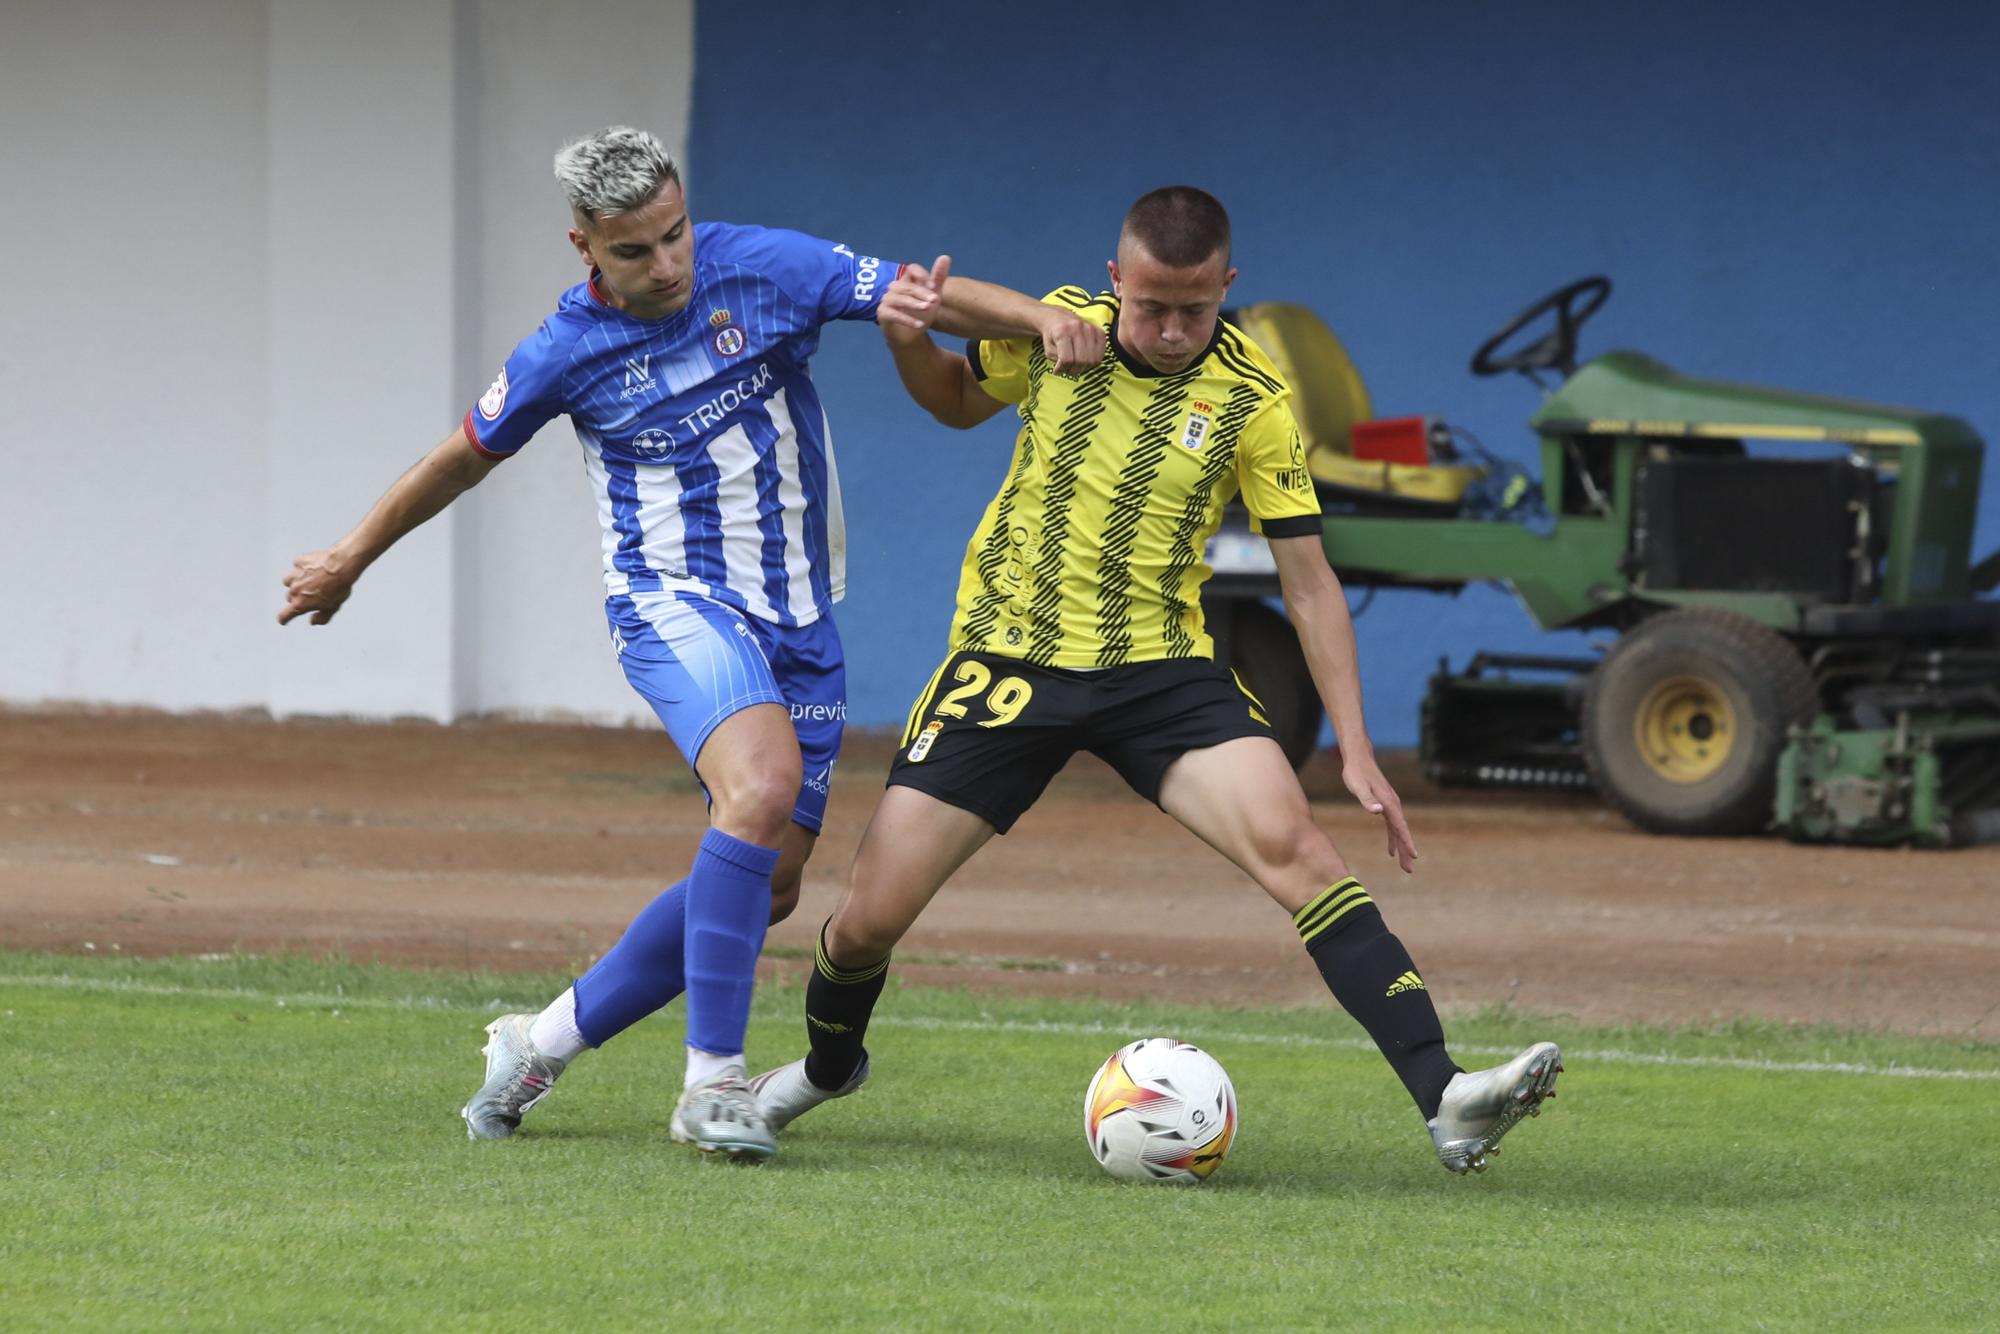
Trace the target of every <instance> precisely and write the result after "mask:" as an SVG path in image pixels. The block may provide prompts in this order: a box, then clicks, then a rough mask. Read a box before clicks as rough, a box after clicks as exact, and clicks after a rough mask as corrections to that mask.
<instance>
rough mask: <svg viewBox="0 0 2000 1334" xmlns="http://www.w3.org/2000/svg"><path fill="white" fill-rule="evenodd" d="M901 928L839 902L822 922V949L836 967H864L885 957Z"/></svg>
mask: <svg viewBox="0 0 2000 1334" xmlns="http://www.w3.org/2000/svg"><path fill="white" fill-rule="evenodd" d="M902 935H903V933H902V931H901V930H900V929H897V928H896V927H895V926H893V925H892V924H890V923H887V922H884V921H882V920H881V919H880V918H873V917H871V916H870V915H869V914H868V913H866V912H862V911H857V910H855V909H854V908H852V907H851V906H850V905H849V903H842V904H841V906H840V907H839V908H838V909H836V910H835V911H834V914H833V917H832V918H831V920H829V921H828V922H827V924H826V950H827V954H828V955H829V956H831V958H832V960H833V963H834V965H835V966H836V967H839V968H866V967H868V966H870V965H871V964H875V963H879V962H881V961H882V960H883V959H886V958H888V957H889V955H890V953H891V952H892V951H893V950H894V949H895V948H896V942H897V941H898V940H901V939H902Z"/></svg>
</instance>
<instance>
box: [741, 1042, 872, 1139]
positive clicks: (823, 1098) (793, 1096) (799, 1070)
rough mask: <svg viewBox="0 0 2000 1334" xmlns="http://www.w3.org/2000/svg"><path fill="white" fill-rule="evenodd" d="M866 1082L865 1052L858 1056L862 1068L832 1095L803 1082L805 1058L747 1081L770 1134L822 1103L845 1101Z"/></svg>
mask: <svg viewBox="0 0 2000 1334" xmlns="http://www.w3.org/2000/svg"><path fill="white" fill-rule="evenodd" d="M867 1082H868V1053H867V1052H865V1051H864V1052H862V1053H861V1064H860V1065H859V1066H858V1067H857V1068H856V1069H855V1071H854V1073H853V1074H851V1075H849V1076H848V1077H847V1082H846V1083H845V1084H842V1085H841V1086H840V1087H839V1088H837V1089H835V1090H833V1091H832V1092H831V1093H829V1092H827V1091H826V1090H825V1089H823V1088H821V1087H820V1086H819V1085H817V1084H815V1083H813V1082H812V1080H810V1079H807V1078H806V1062H805V1058H804V1057H800V1058H799V1059H798V1060H796V1061H793V1062H792V1063H791V1064H790V1065H781V1066H779V1067H778V1068H777V1069H775V1070H766V1071H765V1072H764V1073H763V1074H761V1075H758V1076H757V1077H756V1078H755V1079H753V1080H751V1081H750V1091H751V1092H752V1093H754V1094H756V1095H757V1105H758V1106H760V1107H762V1108H763V1109H764V1119H765V1120H766V1121H768V1122H769V1123H770V1125H771V1129H772V1130H774V1131H778V1130H783V1129H784V1128H785V1127H786V1126H788V1125H790V1124H791V1123H792V1122H794V1121H796V1120H798V1119H799V1118H800V1117H801V1116H804V1115H805V1114H806V1113H807V1112H809V1111H811V1110H812V1109H813V1108H815V1107H817V1106H819V1105H820V1104H821V1103H823V1102H831V1101H833V1100H834V1099H835V1098H844V1097H846V1096H847V1095H848V1094H850V1093H852V1092H854V1090H856V1089H858V1088H860V1087H861V1086H862V1085H863V1084H866V1083H867Z"/></svg>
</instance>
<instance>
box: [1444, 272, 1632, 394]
mask: <svg viewBox="0 0 2000 1334" xmlns="http://www.w3.org/2000/svg"><path fill="white" fill-rule="evenodd" d="M1610 295H1611V280H1610V279H1609V278H1605V277H1602V276H1597V277H1590V278H1580V279H1578V280H1577V281H1576V282H1573V283H1571V284H1570V285H1569V286H1568V287H1564V288H1560V289H1558V290H1556V291H1553V292H1551V293H1549V294H1548V295H1547V296H1545V297H1543V298H1542V299H1541V300H1540V301H1537V302H1536V303H1535V304H1534V305H1532V306H1529V307H1528V308H1527V309H1526V310H1524V311H1522V312H1521V313H1520V314H1519V315H1516V316H1515V317H1514V318H1513V319H1511V320H1509V321H1507V324H1506V327H1505V328H1503V329H1501V330H1500V332H1498V333H1496V334H1494V335H1493V336H1492V337H1491V338H1489V339H1487V340H1486V341H1485V342H1483V343H1481V344H1480V345H1479V350H1478V351H1477V352H1474V353H1473V354H1472V373H1473V374H1474V375H1500V374H1503V373H1504V372H1507V371H1520V372H1522V373H1523V374H1525V375H1533V374H1534V373H1535V372H1536V371H1539V370H1548V369H1550V368H1554V369H1556V370H1559V371H1561V372H1562V373H1563V374H1564V375H1566V376H1567V375H1574V374H1576V334H1577V330H1579V329H1581V328H1582V327H1583V323H1584V321H1585V320H1588V319H1589V318H1590V317H1591V316H1592V315H1595V314H1596V313H1597V308H1598V307H1599V306H1602V305H1603V304H1604V302H1605V299H1606V298H1607V297H1609V296H1610ZM1552 310H1553V311H1554V312H1555V313H1556V327H1555V329H1554V330H1552V331H1551V332H1550V333H1549V334H1547V335H1546V336H1544V337H1543V338H1542V339H1541V340H1540V341H1539V342H1535V343H1531V344H1529V345H1528V346H1527V347H1524V348H1522V349H1521V350H1520V351H1519V352H1516V353H1514V354H1513V355H1511V356H1505V357H1503V356H1499V355H1497V354H1498V352H1499V351H1500V348H1501V347H1502V345H1504V344H1505V343H1506V342H1507V340H1508V339H1510V338H1512V337H1513V336H1514V335H1515V334H1517V333H1519V332H1521V330H1523V329H1525V328H1527V327H1528V326H1529V325H1530V324H1533V323H1534V322H1535V321H1536V320H1538V319H1540V318H1541V317H1542V316H1544V315H1546V314H1548V313H1549V312H1550V311H1552Z"/></svg>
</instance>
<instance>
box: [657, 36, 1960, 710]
mask: <svg viewBox="0 0 2000 1334" xmlns="http://www.w3.org/2000/svg"><path fill="white" fill-rule="evenodd" d="M1127 9H1128V7H1126V6H1098V7H1091V6H1085V5H1080V4H1062V3H1046V2H1044V0H1021V2H1020V3H1016V4H1013V5H1010V6H1008V7H1006V8H1005V9H1004V11H1003V9H1002V8H1000V7H996V6H982V7H978V8H976V9H975V8H973V7H956V6H951V7H946V6H939V7H935V8H934V9H933V8H931V7H925V6H898V5H889V4H845V5H838V6H821V5H809V4H803V3H774V4H755V5H751V4H725V3H707V4H703V5H702V6H701V7H700V9H699V11H698V13H697V21H696V33H697V52H696V62H695V70H696V77H695V98H694V122H693V124H694V128H693V133H692V139H691V143H690V148H689V155H688V156H689V162H688V168H689V178H690V182H689V183H690V194H691V200H692V204H693V207H694V209H695V211H696V215H697V216H698V217H712V218H727V219H733V220H739V221H755V222H766V223H772V224H782V225H788V226H795V227H799V228H802V229H804V230H807V231H812V232H815V233H818V234H821V235H826V236H829V237H834V238H838V239H844V240H847V241H849V242H851V243H853V244H854V245H855V246H856V247H857V248H864V249H865V250H868V251H872V252H874V253H877V254H881V255H884V256H889V257H894V258H897V259H921V260H924V261H928V260H929V259H930V258H931V257H932V256H933V255H935V254H936V253H937V252H939V251H949V252H950V253H951V254H952V255H953V256H954V258H955V260H956V262H957V264H958V266H959V268H960V270H961V271H963V272H966V273H970V274H974V275H977V276H981V277H989V278H992V279H995V280H997V281H1001V282H1005V283H1008V284H1011V285H1013V286H1017V287H1021V288H1023V289H1027V290H1031V291H1034V292H1036V293H1037V294H1039V293H1040V292H1043V291H1046V290H1047V289H1049V288H1051V287H1054V286H1056V285H1058V284H1060V283H1064V282H1077V283H1082V284H1085V285H1087V286H1092V287H1095V286H1098V285H1101V284H1102V282H1103V278H1104V261H1105V259H1106V258H1107V257H1108V256H1109V255H1110V253H1111V249H1112V244H1113V241H1114V239H1115V236H1116V229H1117V225H1118V220H1119V218H1120V217H1121V216H1122V214H1123V212H1124V209H1125V208H1126V206H1127V205H1128V204H1129V203H1130V202H1131V201H1132V199H1134V198H1135V197H1137V196H1138V195H1139V194H1141V193H1143V192H1144V191H1145V190H1148V189H1151V188H1152V187H1154V186H1157V185H1162V184H1168V183H1173V182H1181V181H1185V182H1190V183H1193V184H1198V185H1201V186H1203V187H1205V188H1207V189H1209V190H1212V191H1213V192H1215V193H1216V194H1217V195H1218V196H1220V197H1221V198H1222V200H1223V201H1224V202H1225V203H1226V204H1227V205H1228V206H1229V208H1230V210H1231V213H1232V215H1233V217H1234V220H1235V224H1236V257H1237V263H1238V265H1239V267H1240V268H1241V269H1242V277H1241V278H1240V279H1239V280H1238V284H1237V287H1236V290H1235V292H1234V293H1233V294H1232V299H1234V300H1238V301H1245V302H1247V301H1256V300H1266V299H1282V300H1290V301H1298V302H1302V303H1304V304H1306V305H1309V306H1312V307H1314V308H1315V309H1317V310H1318V311H1319V312H1320V313H1321V314H1322V315H1324V316H1325V317H1326V319H1327V321H1328V322H1329V323H1330V324H1331V325H1332V326H1333V328H1334V329H1335V331H1336V332H1337V333H1339V334H1340V336H1341V337H1342V339H1343V340H1344V341H1345V342H1346V344H1347V346H1348V348H1349V350H1350V352H1351V353H1352V354H1353V357H1354V360H1355V362H1356V363H1357V365H1358V366H1359V368H1360V370H1361V372H1362V374H1363V375H1364V376H1365V377H1366V378H1367V380H1368V382H1369V386H1370V389H1371V392H1372V393H1373V395H1374V398H1375V404H1376V408H1377V411H1378V412H1379V413H1380V414H1382V415H1385V416H1386V415H1397V414H1401V413H1406V412H1430V413H1435V414H1439V415H1442V416H1444V417H1446V418H1447V419H1449V420H1451V421H1453V422H1455V423H1459V424H1462V425H1464V426H1467V427H1469V428H1471V429H1472V430H1473V431H1475V432H1476V433H1477V434H1478V435H1480V436H1481V437H1482V438H1483V439H1484V440H1485V441H1486V442H1487V443H1488V444H1489V445H1491V446H1493V447H1495V448H1496V449H1498V450H1499V451H1500V452H1502V453H1505V454H1508V455H1510V456H1512V457H1514V458H1517V459H1519V460H1520V461H1522V462H1523V463H1529V464H1533V463H1534V462H1535V458H1534V454H1533V449H1532V443H1533V442H1532V439H1531V437H1530V436H1529V434H1528V432H1527V431H1526V429H1525V425H1524V423H1525V421H1526V418H1527V417H1528V416H1529V414H1530V413H1532V412H1533V411H1534V409H1535V407H1536V405H1537V402H1538V399H1537V397H1536V394H1535V392H1534V390H1533V389H1532V387H1530V386H1529V385H1527V383H1526V382H1525V381H1521V380H1518V379H1512V378H1510V379H1506V380H1475V379H1473V378H1471V377H1470V376H1469V375H1468V374H1467V372H1466V369H1465V366H1466V361H1467V359H1468V357H1469V355H1470V353H1471V351H1472V349H1473V347H1474V346H1475V345H1476V344H1477V343H1478V342H1479V341H1480V340H1481V339H1482V338H1483V337H1484V336H1485V335H1486V334H1487V333H1489V332H1491V330H1492V329H1493V328H1495V327H1497V326H1498V325H1499V324H1500V323H1501V322H1502V321H1504V320H1505V319H1506V318H1508V317H1509V316H1511V315H1512V314H1513V313H1514V312H1515V311H1516V310H1518V309H1519V308H1520V307H1522V306H1524V305H1525V304H1527V302H1528V301H1529V300H1531V299H1532V298H1534V297H1537V296H1539V295H1541V294H1542V293H1543V292H1545V291H1547V290H1549V289H1551V288H1554V287H1556V286H1559V285H1560V284H1562V283H1564V282H1566V281H1568V280H1570V279H1571V278H1574V277H1578V276H1581V275H1583V274H1587V273H1595V272H1603V273H1608V274H1610V275H1611V276H1612V277H1613V279H1614V281H1615V282H1616V285H1617V290H1616V291H1615V292H1614V294H1613V296H1612V300H1611V303H1610V305H1609V306H1608V307H1606V309H1605V310H1604V312H1603V313H1602V314H1600V315H1599V316H1598V318H1597V319H1596V321H1595V322H1594V323H1593V324H1592V325H1591V326H1590V328H1589V329H1588V331H1587V333H1586V337H1585V353H1586V355H1588V354H1590V353H1593V352H1598V351H1604V350H1607V349H1609V348H1612V347H1621V346H1622V347H1636V348H1639V349H1641V350H1644V351H1647V352H1650V353H1652V354H1653V355H1655V356H1658V357H1660V358H1661V359H1662V360H1664V361H1666V362H1668V363H1669V364H1670V365H1673V366H1675V367H1676V368H1678V369H1680V370H1682V371H1685V372H1688V373H1690V374H1696V375H1714V376H1722V377H1726V378H1733V379H1740V380H1753V381H1760V382H1767V383H1771V384H1778V385H1786V386H1791V387H1796V388H1802V389H1811V390H1818V391H1822V392H1829V393H1840V394H1846V395H1851V396H1856V397H1863V398H1875V399H1882V400H1887V401H1890V402H1905V403H1914V404H1920V405H1923V406H1925V407H1930V408H1935V409H1938V410H1942V411H1947V412H1953V413H1957V414H1959V415H1961V416H1964V417H1966V418H1968V419H1970V420H1971V421H1972V422H1973V424H1974V425H1975V426H1976V427H1978V428H1979V429H1980V431H1981V433H1982V434H1984V435H1986V436H1988V437H1989V438H1996V437H2000V263H1996V258H1995V251H1994V247H1993V244H1992V241H1991V239H1990V238H1991V237H1992V235H1993V233H1994V229H1995V226H1996V223H2000V103H1996V99H1994V98H1993V97H1991V96H1990V95H1989V93H1988V92H1987V91H1986V90H1987V89H1988V88H1990V84H1988V82H1987V80H1988V79H1989V78H1990V77H1991V74H1992V69H1993V65H1994V60H1995V55H1996V53H2000V7H1996V6H1984V5H1970V4H1921V3H1919V4H1905V5H1902V6H1897V7H1891V6H1886V5H1879V4H1871V5H1867V6H1862V5H1857V4H1843V3H1820V4H1761V3H1751V4H1744V3H1741V0H1737V2H1736V3H1726V4H1725V3H1713V2H1705V3H1691V4H1683V5H1654V6H1647V7H1645V10H1644V13H1643V16H1640V15H1638V14H1637V13H1636V12H1635V11H1634V10H1633V9H1632V8H1629V7H1622V6H1606V5H1597V4H1585V3H1576V2H1575V0H1555V2H1553V3H1542V4H1538V5H1534V6H1513V5H1494V4H1432V5H1412V6H1397V7H1390V6H1380V7H1374V6H1370V7H1367V8H1365V9H1364V8H1363V7H1360V6H1354V7H1352V8H1351V11H1348V10H1343V9H1333V8H1322V7H1317V6H1310V7H1309V6H1304V5H1299V6H1289V5H1277V6H1269V5H1267V6H1259V5H1255V4H1234V5H1229V6H1225V7H1223V8H1222V9H1220V10H1218V9H1216V8H1214V7H1211V6H1197V5H1180V4H1155V5H1148V6H1143V7H1141V6H1131V7H1129V9H1130V10H1131V11H1133V12H1135V13H1140V12H1142V13H1144V14H1145V15H1148V16H1149V17H1147V18H1146V19H1145V20H1144V21H1143V22H1140V21H1137V20H1128V19H1126V18H1123V17H1121V14H1122V13H1123V12H1125V11H1126V10H1127ZM816 375H817V378H818V380H819V382H820V385H821V387H822V390H823V392H824V394H825V397H826V400H827V404H828V411H829V413H830V415H831V416H832V419H833V424H834V434H835V439H836V441H837V442H838V447H839V451H840V464H841V473H842V481H843V485H844V488H845V493H846V498H847V507H848V521H849V529H850V538H851V542H852V547H851V555H850V578H849V588H850V592H849V595H848V599H847V602H846V603H845V604H844V608H843V611H842V613H841V617H840V621H841V628H842V632H843V634H844V636H845V638H846V641H847V645H848V652H849V658H850V663H851V669H850V670H851V680H852V706H851V709H852V716H853V718H854V720H855V721H856V722H857V723H858V724H861V725H881V724H889V723H897V722H900V721H901V719H902V716H903V713H904V710H905V709H906V708H907V706H908V703H909V700H910V698H911V697H912V696H913V695H914V693H915V691H916V690H917V688H918V687H919V686H921V685H922V683H923V681H924V679H925V678H926V677H927V676H928V675H929V673H930V671H931V669H932V668H933V667H934V666H935V664H936V662H937V660H938V658H939V657H941V656H942V654H943V652H944V634H945V628H946V625H947V623H948V621H949V615H950V607H951V598H952V592H953V589H954V586H955V580H956V572H957V566H958V560H959V556H960V554H961V552H962V551H963V548H964V543H965V539H966V537H967V535H968V534H969V533H970V531H971V528H972V526H973V524H974V523H975V522H976V520H977V518H978V515H979V513H980V510H981V508H982V507H983V506H984V504H985V503H986V501H987V500H988V499H989V498H990V496H991V495H992V492H993V490H994V488H995V487H996V486H997V484H998V481H999V478H1000V476H1001V473H1002V470H1003V466H1004V463H1005V460H1006V457H1007V453H1008V447H1009V444H1010V441H1011V438H1012V427H1011V425H1010V423H1012V422H1013V418H1012V417H1011V415H1002V416H1001V417H998V418H996V419H995V420H994V421H993V422H992V423H989V424H988V425H986V426H985V427H982V428H981V429H979V430H977V431H974V432H971V433H967V434H961V433H954V432H950V431H946V430H943V429H942V428H938V427H936V426H934V425H933V424H931V422H930V421H929V419H928V418H926V417H924V416H923V414H922V413H920V412H919V411H918V410H917V409H916V407H915V406H914V405H912V404H911V403H909V402H908V401H907V400H906V399H904V398H903V396H902V393H901V390H900V388H899V387H898V386H897V384H896V382H895V378H894V373H893V371H892V370H891V369H890V367H889V364H888V361H887V358H886V356H885V354H884V353H883V351H882V349H881V347H880V345H879V340H878V339H877V337H876V335H875V334H874V333H873V331H872V330H871V329H868V328H865V327H856V328H850V329H839V330H835V331H833V332H832V333H830V335H829V336H828V338H827V340H826V343H825V347H824V350H823V351H822V353H821V355H820V358H819V361H818V363H817V370H816ZM1996 545H2000V456H1996V457H1995V458H1992V459H1989V461H1988V467H1987V471H1986V477H1985V481H1984V490H1983V496H1982V518H1981V528H1980V533H1979V537H1978V541H1977V546H1978V549H1979V550H1980V551H1982V552H1983V551H1986V550H1990V549H1992V548H1993V547H1994V546H1996ZM1359 628H1360V631H1361V642H1362V663H1363V668H1364V682H1365V689H1366V692H1367V697H1368V704H1369V715H1370V720H1371V721H1370V726H1371V729H1372V731H1373V732H1374V734H1375V736H1376V738H1377V740H1378V741H1379V742H1381V743H1383V744H1394V743H1398V742H1409V741H1412V740H1414V738H1415V734H1416V705H1417V700H1418V698H1419V697H1420V695H1421V692H1422V678H1423V677H1424V676H1425V675H1426V674H1427V673H1428V671H1429V670H1430V668H1431V665H1432V664H1433V663H1434V662H1435V660H1436V658H1437V657H1438V655H1439V654H1443V653H1450V654H1451V655H1452V656H1453V657H1454V659H1455V660H1457V659H1462V658H1463V657H1464V656H1465V655H1466V654H1467V653H1468V652H1470V651H1471V650H1472V649H1473V648H1477V647H1489V648H1534V647H1543V648H1547V647H1549V646H1550V642H1551V641H1550V640H1549V639H1548V638H1547V637H1545V636H1542V635H1540V634H1538V633H1536V632H1534V631H1532V630H1531V629H1529V628H1528V624H1527V620H1526V617H1525V615H1524V614H1523V613H1522V612H1520V611H1519V610H1518V609H1517V608H1516V607H1515V606H1514V605H1513V602H1512V600H1511V599H1510V598H1508V597H1507V596H1506V595H1505V594H1504V593H1500V592H1498V591H1495V590H1490V589H1475V590H1470V591H1468V592H1467V593H1465V594H1464V595H1462V596H1461V597H1459V598H1458V599H1456V600H1453V601H1447V600H1444V599H1441V598H1439V597H1437V596H1435V595H1423V594H1394V595H1383V596H1382V597H1380V598H1378V599H1377V600H1376V601H1375V603H1374V605H1373V606H1372V607H1371V608H1370V609H1369V610H1368V612H1367V614H1366V615H1364V616H1363V617H1362V619H1361V621H1360V622H1359Z"/></svg>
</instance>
